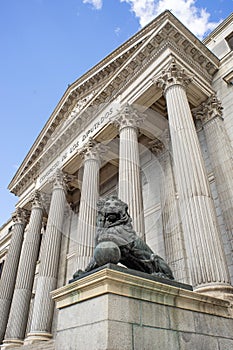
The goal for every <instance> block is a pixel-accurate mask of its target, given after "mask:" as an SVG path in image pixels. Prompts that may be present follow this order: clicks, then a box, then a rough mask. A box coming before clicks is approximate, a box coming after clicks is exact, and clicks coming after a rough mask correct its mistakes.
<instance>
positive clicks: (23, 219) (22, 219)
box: [12, 208, 29, 224]
mask: <svg viewBox="0 0 233 350" xmlns="http://www.w3.org/2000/svg"><path fill="white" fill-rule="evenodd" d="M28 219H29V211H28V210H26V209H22V208H17V209H16V211H15V212H14V213H13V214H12V220H13V221H14V223H15V224H26V223H27V222H28Z"/></svg>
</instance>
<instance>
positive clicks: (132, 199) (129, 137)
mask: <svg viewBox="0 0 233 350" xmlns="http://www.w3.org/2000/svg"><path fill="white" fill-rule="evenodd" d="M141 119H142V118H141V117H140V116H139V115H138V114H137V113H136V112H135V111H134V110H133V108H132V107H130V106H126V107H125V108H124V109H123V110H122V111H121V113H120V114H119V116H118V118H117V119H116V120H115V122H116V123H118V125H119V137H120V147H119V190H118V197H119V198H120V199H121V200H122V201H123V202H125V203H127V204H128V207H129V214H130V216H131V218H132V222H133V228H134V230H135V231H136V232H137V233H138V235H139V236H140V237H142V238H143V239H145V221H144V211H143V199H142V186H141V175H140V170H141V168H140V160H139V145H138V126H139V123H140V122H141Z"/></svg>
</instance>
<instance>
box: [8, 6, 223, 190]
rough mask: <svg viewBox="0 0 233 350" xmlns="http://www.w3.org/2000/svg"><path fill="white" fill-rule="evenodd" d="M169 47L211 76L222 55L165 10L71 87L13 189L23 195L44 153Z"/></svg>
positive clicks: (52, 151)
mask: <svg viewBox="0 0 233 350" xmlns="http://www.w3.org/2000/svg"><path fill="white" fill-rule="evenodd" d="M168 47H169V48H171V50H173V51H174V52H175V53H176V54H177V55H178V56H180V57H183V58H184V59H185V61H186V62H187V63H188V64H189V65H190V66H191V67H193V69H194V70H196V71H197V72H199V75H200V76H202V77H204V79H206V81H207V82H209V83H210V82H211V80H212V77H213V75H214V73H215V72H216V71H217V69H218V65H219V60H218V59H217V58H216V56H214V55H213V54H212V53H211V52H210V51H209V50H208V49H207V48H206V47H205V45H203V44H202V43H201V42H200V41H199V40H198V39H197V38H196V37H195V36H194V35H193V34H192V33H191V32H190V31H189V30H188V29H187V28H185V27H184V26H183V25H182V24H181V23H180V22H179V21H178V20H177V19H176V18H175V17H174V16H173V15H172V14H171V13H170V12H169V11H165V12H164V13H163V14H161V15H160V16H158V17H157V18H156V19H155V20H154V21H152V22H151V23H150V24H148V25H147V26H146V27H145V28H143V29H142V30H141V31H140V32H139V33H137V34H136V35H135V36H133V37H132V38H131V39H129V40H128V41H127V42H126V43H125V44H123V45H122V46H120V47H119V48H118V49H117V50H115V51H114V52H113V53H112V54H110V55H109V56H107V57H106V58H105V59H104V60H102V61H101V62H100V63H99V64H97V65H96V66H95V67H94V68H92V69H91V70H90V71H88V72H87V73H86V74H84V75H83V76H82V77H81V78H79V79H78V80H76V81H75V82H74V83H73V84H71V85H70V86H69V87H68V88H67V90H66V92H65V93H64V95H63V97H62V99H61V100H60V102H59V103H58V105H57V107H56V108H55V110H54V112H53V113H52V115H51V117H50V118H49V120H48V122H47V123H46V124H45V126H44V128H43V129H42V131H41V133H40V134H39V136H38V138H37V139H36V141H35V143H34V145H33V146H32V148H31V150H30V151H29V153H28V155H27V156H26V158H25V160H24V161H23V163H22V165H21V166H20V168H19V170H18V171H17V173H16V175H15V176H14V178H13V179H12V181H11V183H10V184H9V189H10V191H11V192H13V193H15V194H16V195H21V194H22V193H23V191H24V190H25V189H26V188H27V187H28V186H29V185H30V184H31V183H32V181H35V178H36V177H37V176H38V175H39V172H40V171H41V166H42V164H43V161H42V159H43V157H44V156H45V155H46V157H48V156H50V157H55V156H56V149H58V148H59V147H62V145H66V144H67V142H69V140H71V139H72V135H73V133H74V131H75V130H77V129H76V128H77V127H81V125H83V126H84V125H87V124H88V122H90V120H91V119H92V118H93V115H92V113H89V114H88V112H87V107H88V108H89V110H90V108H91V107H95V109H96V108H97V107H98V106H100V105H101V104H103V103H105V104H106V103H110V102H111V100H113V99H114V98H116V97H117V95H119V94H120V93H121V92H122V91H123V90H124V89H125V88H126V87H127V86H129V85H130V84H131V82H132V81H133V79H135V78H136V77H138V76H139V75H140V74H141V72H142V71H143V70H144V69H146V67H148V65H149V64H150V63H151V62H152V61H153V60H155V59H156V57H157V56H158V55H160V54H161V52H162V51H163V50H165V49H166V48H168ZM72 115H73V116H74V117H73V118H72ZM74 126H75V127H74ZM59 135H60V136H59ZM44 164H45V163H44Z"/></svg>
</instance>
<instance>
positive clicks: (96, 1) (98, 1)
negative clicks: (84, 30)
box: [83, 0, 103, 10]
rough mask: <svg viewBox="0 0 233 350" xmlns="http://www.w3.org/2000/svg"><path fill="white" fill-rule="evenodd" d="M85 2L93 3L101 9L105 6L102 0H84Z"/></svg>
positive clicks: (96, 8) (94, 6)
mask: <svg viewBox="0 0 233 350" xmlns="http://www.w3.org/2000/svg"><path fill="white" fill-rule="evenodd" d="M83 3H84V4H91V5H92V6H93V8H94V9H95V10H100V9H101V8H102V6H103V1H102V0H83Z"/></svg>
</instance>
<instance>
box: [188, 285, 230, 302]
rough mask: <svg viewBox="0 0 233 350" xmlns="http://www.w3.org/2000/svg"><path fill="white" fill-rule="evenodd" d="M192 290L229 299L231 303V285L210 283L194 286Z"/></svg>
mask: <svg viewBox="0 0 233 350" xmlns="http://www.w3.org/2000/svg"><path fill="white" fill-rule="evenodd" d="M194 291H195V292H197V293H201V294H206V295H210V296H212V297H215V298H219V299H223V300H229V301H230V302H231V303H233V287H232V286H230V285H219V284H217V285H210V286H202V287H195V288H194Z"/></svg>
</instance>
